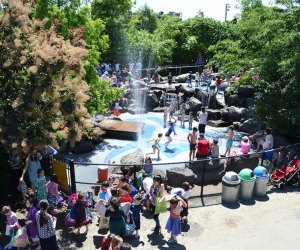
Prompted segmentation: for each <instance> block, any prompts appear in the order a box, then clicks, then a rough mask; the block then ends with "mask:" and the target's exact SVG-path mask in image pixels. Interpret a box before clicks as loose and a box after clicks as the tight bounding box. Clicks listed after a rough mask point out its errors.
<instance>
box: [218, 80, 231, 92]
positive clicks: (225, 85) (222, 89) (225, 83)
mask: <svg viewBox="0 0 300 250" xmlns="http://www.w3.org/2000/svg"><path fill="white" fill-rule="evenodd" d="M228 87H229V84H228V82H222V83H221V85H220V87H219V90H221V91H224V90H225V89H226V88H228Z"/></svg>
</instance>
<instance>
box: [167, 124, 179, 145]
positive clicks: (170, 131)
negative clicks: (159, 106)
mask: <svg viewBox="0 0 300 250" xmlns="http://www.w3.org/2000/svg"><path fill="white" fill-rule="evenodd" d="M172 132H173V133H174V135H177V134H176V132H175V129H174V122H171V123H170V128H169V129H168V131H167V132H166V134H165V136H166V137H167V139H168V141H167V142H166V143H165V148H168V145H169V144H170V142H171V141H173V140H172V138H171V134H172Z"/></svg>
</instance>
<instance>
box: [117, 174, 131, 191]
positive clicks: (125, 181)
mask: <svg viewBox="0 0 300 250" xmlns="http://www.w3.org/2000/svg"><path fill="white" fill-rule="evenodd" d="M123 185H126V186H127V188H128V190H127V191H128V193H129V194H130V193H131V192H132V190H131V188H130V185H129V183H128V180H127V178H126V177H125V176H123V177H121V178H119V184H118V185H117V186H116V188H117V189H118V190H119V196H121V193H122V186H123Z"/></svg>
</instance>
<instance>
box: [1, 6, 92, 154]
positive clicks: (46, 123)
mask: <svg viewBox="0 0 300 250" xmlns="http://www.w3.org/2000/svg"><path fill="white" fill-rule="evenodd" d="M30 13H31V6H30V4H29V3H28V2H26V1H24V3H23V1H20V0H12V1H9V2H8V5H7V6H6V7H5V12H4V16H3V18H2V19H1V21H0V28H1V32H0V50H1V51H2V53H1V58H0V93H1V94H0V95H1V98H0V110H1V112H0V141H1V145H4V146H5V147H6V149H7V150H9V149H11V148H18V149H19V150H23V151H26V152H29V151H30V150H31V149H33V148H39V147H40V146H42V145H45V144H48V143H51V144H53V145H54V146H58V144H59V142H62V141H64V142H67V143H70V144H71V146H72V145H74V143H75V141H78V140H80V139H81V136H82V134H83V133H85V131H86V129H87V126H88V124H87V123H86V118H88V117H89V115H88V112H87V109H86V108H85V102H86V101H87V100H88V99H89V96H88V95H87V92H88V90H89V87H88V85H87V83H86V82H85V81H84V76H85V70H84V68H83V60H84V57H85V56H86V55H87V50H86V49H85V48H84V45H85V42H84V41H83V40H82V34H83V30H82V29H77V30H76V31H73V34H74V37H71V38H70V40H64V39H63V37H62V36H60V35H59V34H58V33H57V31H56V28H57V25H58V21H56V22H54V23H53V24H52V26H51V27H50V29H49V30H46V29H44V25H45V21H40V20H37V19H30V17H29V15H30Z"/></svg>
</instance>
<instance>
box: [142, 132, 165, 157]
mask: <svg viewBox="0 0 300 250" xmlns="http://www.w3.org/2000/svg"><path fill="white" fill-rule="evenodd" d="M162 136H163V134H162V133H158V135H157V138H155V139H151V140H149V141H147V143H149V142H151V141H154V143H153V145H152V149H153V152H152V153H147V154H146V156H147V155H150V154H155V152H156V151H157V160H160V145H159V142H160V139H161V137H162Z"/></svg>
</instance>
